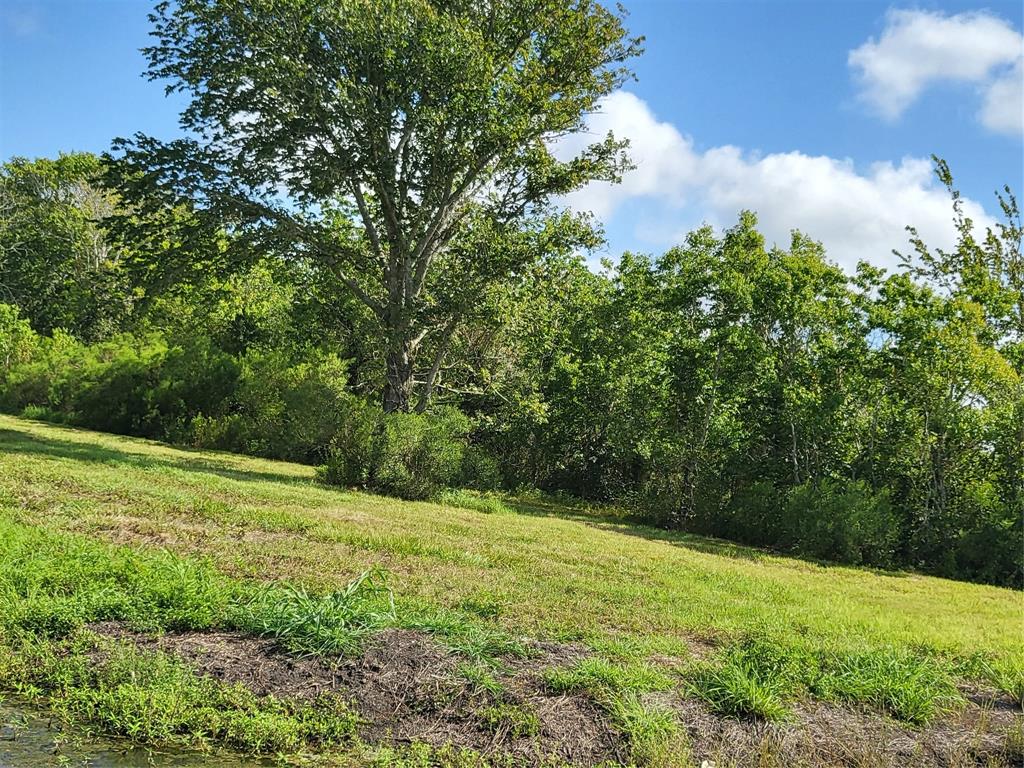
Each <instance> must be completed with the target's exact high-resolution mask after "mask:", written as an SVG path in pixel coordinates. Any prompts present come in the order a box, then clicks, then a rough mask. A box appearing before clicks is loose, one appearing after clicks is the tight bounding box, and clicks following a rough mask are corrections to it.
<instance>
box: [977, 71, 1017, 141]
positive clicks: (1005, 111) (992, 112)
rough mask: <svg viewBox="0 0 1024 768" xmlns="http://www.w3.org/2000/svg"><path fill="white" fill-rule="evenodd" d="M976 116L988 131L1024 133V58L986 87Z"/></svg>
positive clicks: (1010, 133) (1015, 134)
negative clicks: (983, 99)
mask: <svg viewBox="0 0 1024 768" xmlns="http://www.w3.org/2000/svg"><path fill="white" fill-rule="evenodd" d="M978 117H979V119H980V120H981V122H982V124H983V125H984V126H985V127H986V128H988V129H989V130H990V131H995V132H996V133H1006V134H1009V135H1011V136H1017V135H1020V134H1024V59H1022V60H1018V61H1017V66H1016V67H1014V68H1013V69H1012V70H1010V72H1009V74H1007V75H1005V76H1003V77H1000V78H999V79H997V80H995V81H994V82H993V83H992V84H991V85H990V86H989V87H988V90H987V91H986V93H985V101H984V103H983V104H982V107H981V112H980V113H979V115H978Z"/></svg>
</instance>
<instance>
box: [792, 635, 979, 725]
mask: <svg viewBox="0 0 1024 768" xmlns="http://www.w3.org/2000/svg"><path fill="white" fill-rule="evenodd" d="M810 689H811V691H812V693H814V694H815V695H816V696H818V697H820V698H823V699H832V700H838V701H859V702H865V703H869V704H873V705H875V706H877V707H880V708H882V709H885V710H887V711H888V712H890V713H891V714H892V715H893V716H894V717H897V718H899V719H900V720H904V721H906V722H908V723H914V724H923V723H926V722H928V721H929V720H930V719H931V718H932V717H933V716H934V715H935V714H936V713H938V712H940V711H942V710H944V709H947V708H949V707H951V706H954V705H956V704H957V703H958V702H960V701H962V696H961V695H960V693H959V692H958V690H957V687H956V680H955V678H954V677H953V675H952V674H951V673H950V671H949V670H948V669H946V668H945V667H944V666H943V664H942V663H941V661H940V660H939V659H936V658H932V657H930V656H928V655H923V654H916V653H912V652H909V651H897V650H888V649H879V650H873V651H865V652H862V653H831V654H824V656H823V660H822V672H821V675H820V676H819V677H818V679H817V680H815V681H814V682H813V683H812V684H811V686H810Z"/></svg>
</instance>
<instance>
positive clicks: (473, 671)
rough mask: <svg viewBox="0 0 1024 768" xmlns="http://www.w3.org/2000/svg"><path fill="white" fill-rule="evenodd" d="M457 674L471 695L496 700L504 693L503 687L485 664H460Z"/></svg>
mask: <svg viewBox="0 0 1024 768" xmlns="http://www.w3.org/2000/svg"><path fill="white" fill-rule="evenodd" d="M458 672H459V674H460V675H461V676H462V677H463V679H465V681H466V682H467V683H468V685H469V689H470V693H471V694H472V695H486V696H489V697H491V698H494V699H497V698H498V697H500V696H502V695H503V694H504V693H505V686H504V685H503V684H502V682H501V681H500V680H498V679H497V678H496V677H495V676H494V675H493V674H492V673H491V668H490V667H489V666H487V665H485V664H481V663H479V662H471V663H468V664H460V665H459V668H458Z"/></svg>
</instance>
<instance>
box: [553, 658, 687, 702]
mask: <svg viewBox="0 0 1024 768" xmlns="http://www.w3.org/2000/svg"><path fill="white" fill-rule="evenodd" d="M544 682H545V684H546V685H547V687H548V688H549V689H550V690H552V691H554V692H555V693H567V692H571V691H588V692H590V693H592V694H601V693H603V692H622V691H633V692H646V691H664V690H668V689H670V688H672V686H673V680H672V678H671V677H670V676H669V675H667V674H665V673H664V672H662V671H661V670H659V669H657V668H655V667H653V666H652V665H650V664H648V663H646V662H630V663H625V664H616V663H613V662H611V661H608V660H606V659H602V658H598V657H594V658H588V659H583V660H582V661H579V662H577V663H576V664H575V665H574V666H572V667H552V668H550V669H547V670H545V671H544Z"/></svg>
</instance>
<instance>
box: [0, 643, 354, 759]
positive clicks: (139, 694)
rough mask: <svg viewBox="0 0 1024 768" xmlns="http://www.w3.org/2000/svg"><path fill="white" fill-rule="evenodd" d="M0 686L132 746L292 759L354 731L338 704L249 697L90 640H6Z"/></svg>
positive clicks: (170, 663)
mask: <svg viewBox="0 0 1024 768" xmlns="http://www.w3.org/2000/svg"><path fill="white" fill-rule="evenodd" d="M0 679H3V680H4V687H5V688H8V689H11V690H14V691H15V692H17V693H19V694H21V695H23V696H24V695H29V696H32V695H34V696H42V695H44V694H45V697H46V701H47V703H48V704H49V706H50V708H51V709H52V710H54V711H55V712H56V713H57V714H58V715H59V716H61V718H62V719H63V720H64V721H65V722H66V723H68V724H69V725H71V726H78V727H80V728H82V729H83V730H85V731H89V730H93V729H95V730H99V731H102V732H104V733H107V734H112V735H115V736H124V737H127V738H129V739H131V740H132V741H136V742H139V743H147V744H164V745H179V746H188V747H209V746H210V745H213V744H222V745H226V746H229V747H232V748H235V749H238V750H241V751H244V752H249V753H253V754H276V753H295V752H299V751H301V750H309V749H318V750H323V749H326V748H331V747H335V746H338V745H342V744H345V743H348V742H352V741H353V739H354V737H355V734H356V726H357V724H358V720H357V718H356V716H355V714H354V713H353V712H352V711H351V710H350V709H349V708H348V706H347V705H346V704H345V703H344V702H342V701H341V700H339V699H336V698H328V697H321V698H320V699H318V700H317V701H315V702H285V701H278V700H276V699H274V698H273V697H257V696H256V695H254V694H253V693H252V692H250V691H249V690H248V689H246V688H243V687H242V686H225V685H221V684H219V683H216V682H213V681H212V680H210V679H208V678H200V677H197V676H196V675H194V674H193V673H192V672H191V671H190V670H189V669H187V668H186V667H184V666H182V665H181V664H179V663H178V662H177V661H175V660H174V659H172V658H171V657H169V656H167V655H165V654H162V653H158V652H149V651H142V650H138V649H136V648H135V647H134V646H128V645H124V644H120V643H116V642H113V641H109V640H102V639H100V638H95V637H93V636H91V635H90V633H88V632H84V633H80V634H78V635H76V636H74V637H73V638H71V639H69V640H68V641H66V642H63V643H53V642H46V641H42V642H40V641H38V640H34V639H33V638H31V637H29V636H20V637H16V638H10V637H6V636H5V642H3V643H2V644H0Z"/></svg>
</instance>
